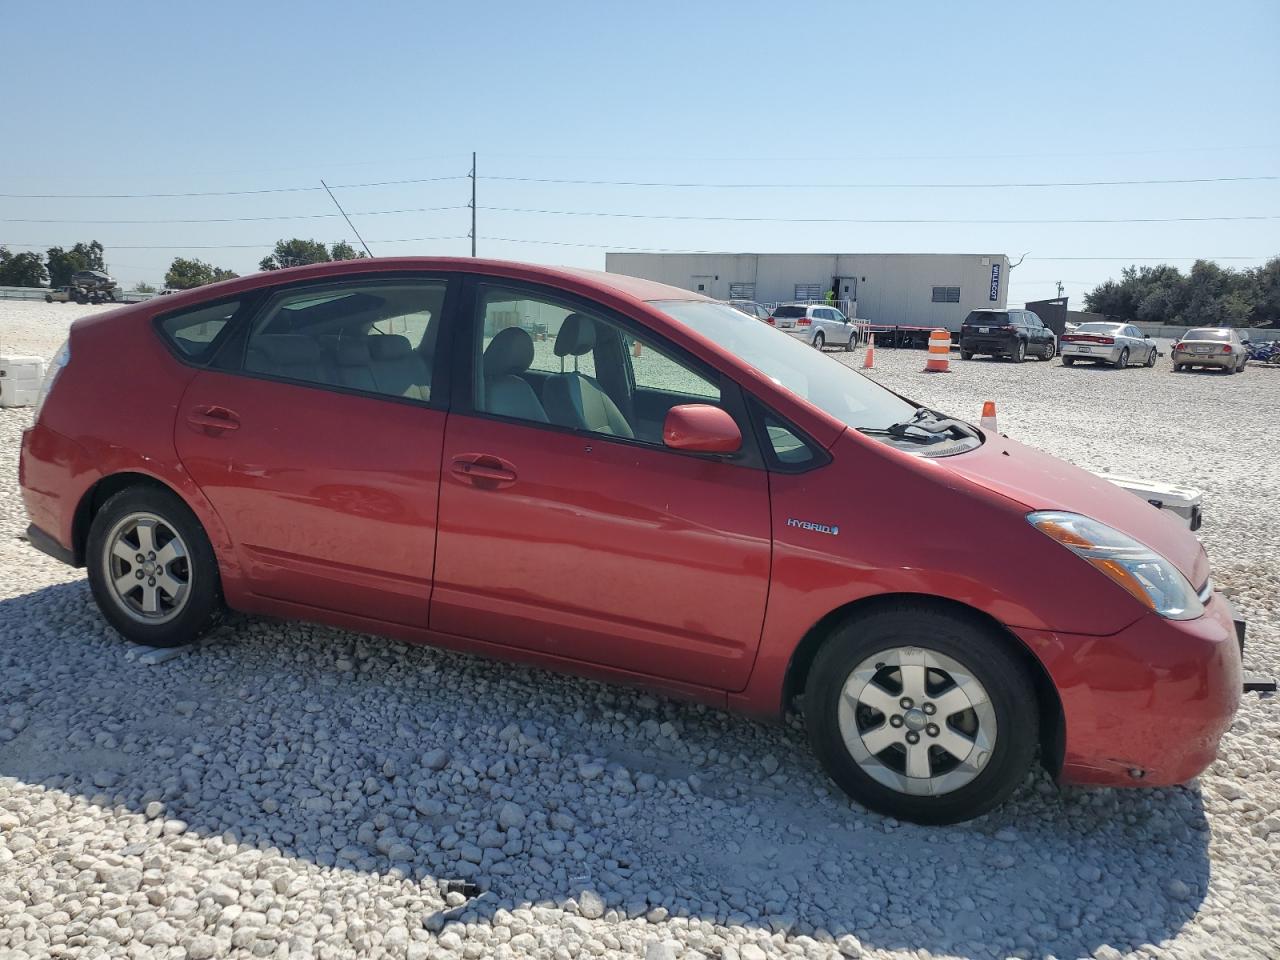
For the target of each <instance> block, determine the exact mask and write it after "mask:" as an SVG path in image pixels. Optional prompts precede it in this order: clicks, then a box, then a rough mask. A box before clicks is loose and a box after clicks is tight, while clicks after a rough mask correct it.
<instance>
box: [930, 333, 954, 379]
mask: <svg viewBox="0 0 1280 960" xmlns="http://www.w3.org/2000/svg"><path fill="white" fill-rule="evenodd" d="M924 372H925V373H950V372H951V334H949V333H947V331H945V330H935V331H933V333H931V334H929V359H928V360H926V361H925V364H924Z"/></svg>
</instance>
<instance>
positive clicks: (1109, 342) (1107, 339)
mask: <svg viewBox="0 0 1280 960" xmlns="http://www.w3.org/2000/svg"><path fill="white" fill-rule="evenodd" d="M1098 342H1099V343H1105V344H1106V345H1107V346H1111V345H1112V344H1114V343H1115V342H1116V338H1115V337H1099V338H1098Z"/></svg>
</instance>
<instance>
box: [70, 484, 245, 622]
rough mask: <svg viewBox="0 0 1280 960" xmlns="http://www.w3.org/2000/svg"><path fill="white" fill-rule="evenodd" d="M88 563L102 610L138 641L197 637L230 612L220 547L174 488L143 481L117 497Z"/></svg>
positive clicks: (102, 513) (97, 520)
mask: <svg viewBox="0 0 1280 960" xmlns="http://www.w3.org/2000/svg"><path fill="white" fill-rule="evenodd" d="M85 563H86V566H87V567H88V572H89V586H90V589H91V590H92V591H93V597H94V599H95V600H96V601H97V603H98V609H99V610H101V611H102V615H103V616H104V617H105V618H106V619H107V621H108V622H109V623H110V624H111V625H112V626H113V627H115V628H116V630H117V631H118V632H119V633H121V634H122V635H123V636H124V637H125V638H126V639H128V640H132V641H134V642H135V643H141V644H145V645H147V646H150V647H175V646H179V645H180V644H184V643H190V642H191V641H193V640H195V639H196V638H198V637H199V636H201V635H202V634H204V633H206V632H207V631H209V630H210V629H212V628H213V627H214V625H215V624H216V623H217V621H218V618H219V616H220V615H221V613H222V588H221V584H220V581H219V578H218V563H217V558H216V557H215V556H214V552H213V547H212V546H210V544H209V539H208V537H206V536H205V533H204V530H203V529H202V528H201V526H200V523H199V521H198V520H196V518H195V515H194V514H192V512H191V510H190V509H189V508H188V507H187V505H186V504H185V503H183V502H182V500H181V499H180V498H179V497H178V496H176V495H175V494H174V493H172V492H171V491H169V490H166V489H163V488H159V487H152V486H138V487H130V488H128V489H126V490H122V491H121V492H119V493H117V494H116V495H115V496H113V497H111V499H109V500H108V501H107V502H106V503H105V504H103V506H102V509H100V510H99V511H98V513H97V515H96V516H95V517H94V518H93V524H92V526H91V527H90V528H89V540H88V543H87V545H86V549H85Z"/></svg>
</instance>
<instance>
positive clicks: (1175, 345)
mask: <svg viewBox="0 0 1280 960" xmlns="http://www.w3.org/2000/svg"><path fill="white" fill-rule="evenodd" d="M1173 349H1175V350H1181V349H1182V341H1181V340H1179V341H1178V342H1177V343H1175V344H1174V345H1173Z"/></svg>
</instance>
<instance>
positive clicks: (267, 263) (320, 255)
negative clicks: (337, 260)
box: [258, 237, 333, 270]
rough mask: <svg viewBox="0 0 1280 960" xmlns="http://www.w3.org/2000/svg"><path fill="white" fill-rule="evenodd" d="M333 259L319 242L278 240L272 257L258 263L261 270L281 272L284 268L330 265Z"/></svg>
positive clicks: (295, 239) (264, 258)
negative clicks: (317, 264)
mask: <svg viewBox="0 0 1280 960" xmlns="http://www.w3.org/2000/svg"><path fill="white" fill-rule="evenodd" d="M332 259H333V258H332V257H331V256H330V255H329V251H328V250H326V249H325V245H324V244H323V243H321V242H320V241H319V240H299V239H298V238H297V237H294V238H293V239H292V240H277V241H276V248H275V250H274V251H273V252H272V253H271V255H270V256H266V257H263V258H262V260H261V261H260V262H259V263H258V269H259V270H280V269H282V268H284V267H300V266H302V265H303V264H307V263H328V262H329V261H330V260H332Z"/></svg>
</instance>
